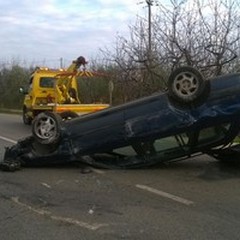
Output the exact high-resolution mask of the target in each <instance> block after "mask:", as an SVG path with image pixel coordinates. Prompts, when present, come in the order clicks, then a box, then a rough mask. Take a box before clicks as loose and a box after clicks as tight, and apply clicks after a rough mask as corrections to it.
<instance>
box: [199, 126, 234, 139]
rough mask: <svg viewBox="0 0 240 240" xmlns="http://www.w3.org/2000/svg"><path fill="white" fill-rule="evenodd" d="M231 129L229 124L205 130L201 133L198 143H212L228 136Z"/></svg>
mask: <svg viewBox="0 0 240 240" xmlns="http://www.w3.org/2000/svg"><path fill="white" fill-rule="evenodd" d="M229 128H230V124H229V123H228V124H222V125H217V126H213V127H209V128H204V129H202V130H200V132H199V137H198V143H199V144H202V143H205V142H212V141H216V140H219V139H221V138H223V137H225V136H226V133H227V132H228V130H229Z"/></svg>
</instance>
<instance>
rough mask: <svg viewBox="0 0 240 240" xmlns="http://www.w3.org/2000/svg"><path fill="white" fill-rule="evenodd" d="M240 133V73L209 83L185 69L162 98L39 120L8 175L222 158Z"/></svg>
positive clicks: (13, 156)
mask: <svg viewBox="0 0 240 240" xmlns="http://www.w3.org/2000/svg"><path fill="white" fill-rule="evenodd" d="M68 114H69V116H71V113H66V114H65V116H67V115H68ZM65 120H66V118H65ZM239 130H240V74H239V73H236V74H229V75H223V76H218V77H215V78H214V79H211V81H210V80H205V79H204V78H203V76H202V75H201V73H200V72H199V71H197V70H196V69H194V68H192V67H181V68H178V69H176V70H175V71H173V72H172V73H171V75H170V76H169V79H168V91H166V92H164V93H156V94H154V95H151V96H149V97H145V98H142V99H139V100H136V101H133V102H129V103H126V104H123V105H119V106H115V107H110V108H108V109H104V110H102V111H99V112H95V113H91V114H88V115H84V116H81V117H76V118H73V119H71V120H67V121H63V119H62V118H61V117H60V116H59V115H57V114H56V113H53V112H44V113H41V114H39V115H38V116H37V117H36V118H35V119H34V121H33V123H32V136H29V137H27V138H26V139H23V140H20V141H19V142H18V143H17V144H16V145H14V146H12V147H10V148H6V151H5V156H4V161H3V163H2V168H3V169H9V170H11V169H12V170H14V169H16V168H17V167H19V166H20V165H23V166H24V165H44V164H53V163H66V162H71V161H80V162H83V163H86V164H90V165H93V166H97V167H104V168H139V167H147V166H151V165H153V164H156V163H160V162H166V161H173V160H182V159H185V158H189V157H191V156H193V155H195V154H199V153H200V154H202V153H207V154H210V155H213V156H214V157H217V158H218V157H219V156H221V152H222V151H223V152H224V153H225V152H226V151H225V150H226V148H227V149H230V148H231V142H232V141H233V139H234V138H235V137H236V136H237V135H238V133H239ZM234 148H236V146H235V147H234ZM219 158H221V157H219Z"/></svg>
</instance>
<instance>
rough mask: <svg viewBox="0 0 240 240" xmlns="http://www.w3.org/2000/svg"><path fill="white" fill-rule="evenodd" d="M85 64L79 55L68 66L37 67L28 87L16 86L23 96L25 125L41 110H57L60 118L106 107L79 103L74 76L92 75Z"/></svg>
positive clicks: (104, 105) (105, 105) (98, 104)
mask: <svg viewBox="0 0 240 240" xmlns="http://www.w3.org/2000/svg"><path fill="white" fill-rule="evenodd" d="M86 64H87V62H86V60H85V58H84V57H82V56H80V57H79V58H77V60H75V61H73V62H72V64H71V65H70V66H69V67H68V68H67V69H49V68H40V67H37V68H36V69H35V71H34V72H33V73H32V74H31V77H30V81H29V86H28V89H24V88H20V89H19V92H21V93H23V94H24V95H25V98H24V103H23V122H24V124H26V125H30V124H31V122H32V120H33V119H34V118H35V117H36V116H37V115H38V114H39V113H41V112H44V111H52V112H55V113H58V114H60V116H61V117H62V118H63V119H67V118H74V117H76V116H78V115H83V114H87V113H91V112H96V111H99V110H102V109H105V108H107V107H109V104H103V103H93V104H82V103H81V102H80V100H79V98H78V84H77V78H79V77H84V76H85V77H92V76H94V73H93V72H90V71H86V69H85V65H86ZM81 67H82V69H81Z"/></svg>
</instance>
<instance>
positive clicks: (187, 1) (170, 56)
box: [103, 0, 240, 101]
mask: <svg viewBox="0 0 240 240" xmlns="http://www.w3.org/2000/svg"><path fill="white" fill-rule="evenodd" d="M155 7H156V6H155ZM239 7H240V6H239V1H238V0H170V4H168V5H167V4H166V3H161V2H160V1H159V2H158V6H157V7H156V8H157V13H156V14H155V15H153V16H152V33H151V34H152V35H151V37H152V41H151V55H149V53H148V50H149V47H148V41H149V39H148V37H149V36H148V21H147V20H146V19H144V18H141V17H137V19H136V22H135V24H134V25H132V26H130V27H129V31H130V34H129V37H128V38H127V37H123V36H117V41H116V46H115V51H114V52H112V51H110V50H105V51H103V53H105V56H106V57H107V59H108V60H109V61H110V62H111V63H114V66H115V68H116V70H117V71H116V72H117V74H116V75H115V77H116V83H117V84H118V85H119V87H120V86H121V88H122V92H123V95H124V101H128V100H130V99H132V98H138V97H140V96H144V95H148V94H149V93H152V92H155V91H157V90H158V89H163V88H164V87H165V84H164V81H165V79H166V76H167V74H168V73H169V72H170V71H171V70H172V69H173V68H176V67H179V66H183V65H189V66H194V67H197V68H198V69H200V70H201V71H203V72H204V73H205V76H206V77H210V76H215V75H219V74H222V73H226V72H231V71H235V70H238V69H239V68H240V67H239V65H240V64H239V60H238V58H237V55H238V54H240V13H239ZM149 56H150V59H149Z"/></svg>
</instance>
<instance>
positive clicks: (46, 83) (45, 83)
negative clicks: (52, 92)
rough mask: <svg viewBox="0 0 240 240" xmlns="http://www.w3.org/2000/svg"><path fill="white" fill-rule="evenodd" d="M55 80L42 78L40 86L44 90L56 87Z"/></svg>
mask: <svg viewBox="0 0 240 240" xmlns="http://www.w3.org/2000/svg"><path fill="white" fill-rule="evenodd" d="M54 80H55V79H54V78H53V77H41V78H40V81H39V85H40V87H42V88H53V87H54Z"/></svg>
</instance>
